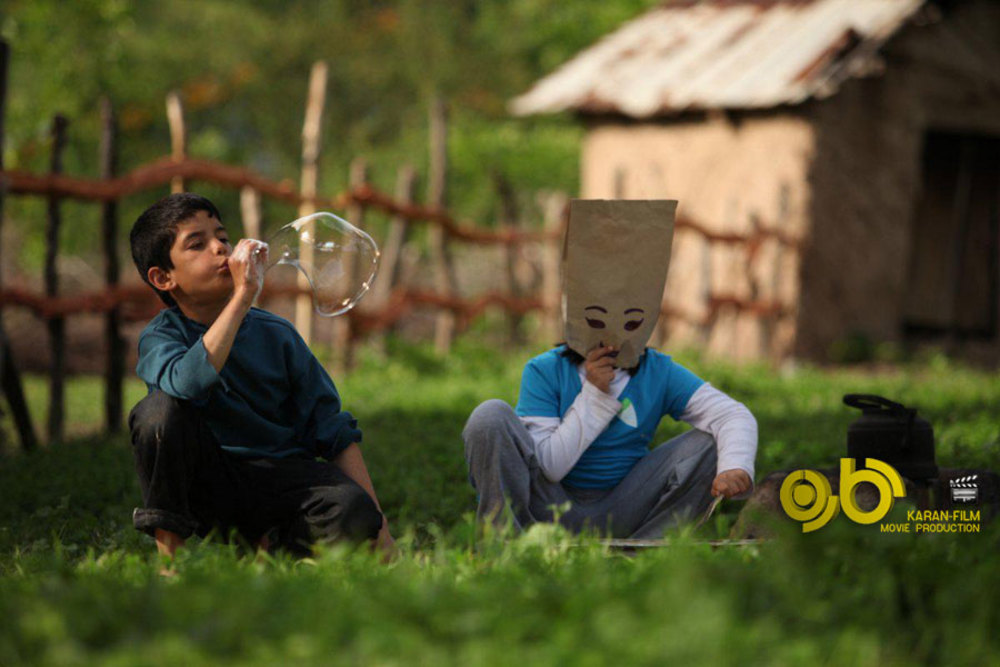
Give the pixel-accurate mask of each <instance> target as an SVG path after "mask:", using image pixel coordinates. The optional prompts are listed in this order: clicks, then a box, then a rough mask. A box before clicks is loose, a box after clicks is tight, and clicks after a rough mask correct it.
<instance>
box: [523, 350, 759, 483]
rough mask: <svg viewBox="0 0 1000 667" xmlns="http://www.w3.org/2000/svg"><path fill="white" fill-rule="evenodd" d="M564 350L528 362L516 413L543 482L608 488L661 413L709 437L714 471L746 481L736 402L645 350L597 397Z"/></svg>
mask: <svg viewBox="0 0 1000 667" xmlns="http://www.w3.org/2000/svg"><path fill="white" fill-rule="evenodd" d="M565 349H566V348H565V346H560V347H557V348H555V349H553V350H549V351H548V352H545V353H544V354H541V355H539V356H537V357H535V358H534V359H532V360H531V361H529V362H528V364H527V365H526V366H525V368H524V373H523V375H522V377H521V391H520V395H519V398H518V403H517V408H516V412H517V415H518V416H519V417H520V418H521V420H522V422H523V423H524V424H525V426H526V427H527V429H528V432H529V433H530V434H531V436H532V438H533V440H534V442H535V450H536V455H537V457H538V461H539V465H540V466H541V468H542V472H543V473H544V474H545V476H546V477H547V478H548V479H550V480H552V481H555V482H562V483H563V484H566V485H568V486H573V487H578V488H591V489H603V488H612V487H614V486H616V485H617V484H618V483H619V482H621V480H622V479H624V477H625V475H627V474H628V472H629V471H630V470H631V469H632V466H634V465H635V464H636V462H638V461H639V459H641V458H642V457H643V456H645V455H646V454H647V453H648V451H649V444H650V442H651V441H652V439H653V436H654V434H655V433H656V429H657V426H659V423H660V420H661V419H662V417H663V416H664V415H670V416H671V417H672V418H673V419H675V420H679V421H685V422H687V423H689V424H691V425H692V426H694V427H695V428H698V429H701V430H704V431H707V432H709V433H711V434H712V435H713V436H714V437H715V440H716V443H717V446H718V465H717V471H718V472H723V471H725V470H733V469H740V470H745V471H746V472H747V474H749V475H750V479H751V480H752V479H753V476H754V458H755V456H756V453H757V422H756V420H755V419H754V417H753V415H752V414H751V413H750V411H749V410H748V409H747V408H746V407H745V406H744V405H743V404H742V403H739V402H737V401H735V400H733V399H732V398H730V397H729V396H726V395H725V394H724V393H722V392H720V391H719V390H717V389H715V388H714V387H712V386H711V385H710V384H709V383H707V382H705V381H704V380H702V379H701V378H699V377H698V376H697V375H695V374H694V373H692V372H691V371H689V370H688V369H686V368H684V367H683V366H681V365H680V364H678V363H676V362H674V361H673V360H672V359H671V358H670V357H669V356H667V355H665V354H662V353H660V352H657V351H656V350H652V349H647V350H646V352H645V354H644V356H643V358H642V362H641V363H640V365H639V369H638V371H637V372H636V374H635V375H634V376H630V375H629V374H628V372H627V371H624V370H622V369H616V370H615V376H614V379H613V380H612V382H611V385H610V388H609V392H608V393H605V392H603V391H601V390H600V389H598V388H597V387H596V386H594V385H592V384H591V383H590V382H588V381H587V380H586V374H585V371H584V367H583V364H579V365H577V364H574V363H573V362H572V361H571V360H570V359H568V358H566V357H564V356H563V355H562V352H564V351H565ZM744 495H747V494H744Z"/></svg>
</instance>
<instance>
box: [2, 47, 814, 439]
mask: <svg viewBox="0 0 1000 667" xmlns="http://www.w3.org/2000/svg"><path fill="white" fill-rule="evenodd" d="M0 59H2V62H0V225H2V219H3V217H2V212H3V199H4V196H5V195H20V196H34V197H42V198H45V199H46V200H47V202H48V207H47V227H46V261H45V271H44V292H43V293H41V294H39V293H33V292H31V291H30V290H27V289H24V288H20V287H4V286H3V285H0V345H2V348H3V349H2V355H0V361H2V364H0V376H2V386H3V391H4V395H5V396H6V397H7V403H8V405H9V407H10V409H11V412H12V414H13V416H14V419H15V423H16V425H17V429H18V432H19V435H20V439H21V443H22V446H23V447H24V448H25V449H30V448H32V447H34V446H35V443H36V438H35V435H34V429H33V427H32V424H31V420H30V417H29V415H28V411H27V409H26V407H25V402H24V397H23V396H24V394H23V390H22V388H21V381H20V378H19V376H18V371H17V365H16V360H15V359H13V356H12V354H11V352H10V345H9V342H8V341H7V339H6V337H5V336H4V333H3V326H2V315H3V310H4V308H6V307H11V306H18V307H22V308H26V309H28V310H30V311H31V312H32V313H33V314H34V315H35V316H36V317H38V318H40V319H42V320H44V321H45V322H46V324H47V327H48V331H49V339H50V340H49V345H50V350H51V358H52V366H51V369H50V373H49V378H50V385H49V388H50V400H49V412H48V425H47V426H48V440H49V441H50V442H58V441H60V440H61V439H62V438H63V433H64V423H63V419H64V407H63V395H64V381H65V322H66V319H67V318H69V317H71V316H74V315H77V314H80V313H103V314H104V315H105V317H106V323H105V329H106V344H107V350H108V354H107V366H106V369H105V373H104V376H105V386H106V391H105V406H104V407H105V424H106V428H107V429H108V430H110V431H117V430H119V429H120V428H121V425H122V421H123V405H122V383H123V379H124V372H125V370H124V367H125V352H126V350H125V344H124V340H123V337H122V335H121V327H122V324H123V323H124V322H130V321H142V320H147V319H149V318H150V317H151V316H153V315H154V314H155V313H156V312H157V311H158V310H159V309H160V308H161V307H162V304H161V302H160V301H159V299H158V298H157V297H156V296H155V295H154V294H153V293H152V291H151V290H150V289H149V288H148V287H146V286H145V285H141V286H138V287H126V286H122V285H121V284H120V276H119V266H118V259H117V258H118V255H119V249H118V245H117V240H118V236H119V233H118V202H119V200H121V199H122V198H123V197H127V196H129V195H133V194H137V193H142V192H146V191H150V190H157V189H159V188H162V187H164V186H166V185H167V184H170V187H171V190H173V191H180V190H183V189H184V188H185V187H186V186H187V185H189V184H190V183H191V182H195V181H197V182H202V183H211V184H214V185H218V186H224V187H231V188H236V189H239V190H240V192H241V210H242V215H243V224H244V230H245V233H246V235H248V236H258V235H259V233H260V202H261V200H262V199H271V200H274V201H280V202H285V203H288V204H292V205H295V206H297V207H298V210H299V214H300V215H305V214H308V213H310V212H312V211H315V210H320V209H334V210H341V211H344V210H346V211H348V218H349V219H351V220H352V222H354V223H355V224H359V225H363V224H364V219H365V216H366V212H367V211H368V210H375V211H380V212H382V213H384V214H386V215H387V216H388V217H389V226H388V231H387V233H386V235H385V238H384V239H383V240H382V241H381V243H380V245H381V248H382V252H383V255H382V265H381V268H380V272H379V275H380V278H379V279H378V280H376V284H375V285H374V286H373V289H372V293H371V294H370V295H369V297H368V298H367V299H366V301H365V303H364V306H365V307H364V308H355V309H354V310H351V311H349V312H348V313H347V314H345V316H341V317H338V318H337V319H336V320H335V321H334V324H335V327H334V331H333V340H332V341H331V342H332V344H333V345H332V348H333V350H334V352H335V358H334V365H335V367H336V369H338V370H339V369H346V368H348V367H349V366H350V364H351V363H352V360H353V346H354V344H355V342H356V341H357V340H359V339H360V338H363V337H367V336H372V335H378V334H380V333H381V332H384V331H385V330H387V329H389V328H391V327H393V326H395V325H397V324H398V323H399V322H400V321H401V320H402V319H403V318H406V317H407V316H408V315H409V314H410V313H411V312H413V310H414V309H416V308H420V307H430V308H434V309H436V310H437V313H438V314H437V316H436V321H435V334H434V338H435V343H436V347H437V348H438V349H439V350H440V351H442V352H445V351H447V349H448V348H449V346H450V344H451V341H452V339H453V337H454V335H455V334H456V332H458V331H461V330H462V329H463V328H465V327H466V326H467V325H468V323H469V322H470V321H472V320H473V319H475V318H476V317H478V316H479V315H480V314H482V313H483V311H484V310H486V309H487V308H490V307H497V308H500V309H502V310H503V311H504V312H506V313H508V315H509V316H510V317H511V329H512V331H514V330H516V327H517V321H518V318H520V317H521V316H523V315H524V314H526V313H529V312H532V311H540V312H541V314H542V318H541V321H542V330H543V332H544V335H545V336H546V337H547V339H548V340H550V341H554V340H557V339H558V337H559V328H560V327H559V315H558V303H559V260H560V251H561V239H562V236H563V232H564V227H565V219H566V213H567V211H568V206H567V204H568V199H567V197H566V196H565V195H562V194H559V193H551V194H548V195H546V196H545V197H543V198H540V200H539V203H540V206H541V209H542V211H543V216H542V217H543V220H542V223H541V225H540V226H539V225H536V228H535V229H522V228H520V227H519V225H518V222H519V221H518V216H517V211H516V207H515V206H513V205H512V204H511V201H512V199H513V197H512V194H511V192H510V188H509V186H508V185H507V184H506V182H505V181H504V179H503V178H502V176H499V175H498V176H496V177H495V180H496V183H497V189H498V194H499V195H500V199H501V201H503V202H504V207H503V213H502V220H501V223H500V224H499V225H498V226H494V227H493V228H487V227H484V226H481V225H475V224H470V223H468V222H462V221H459V220H457V219H456V218H455V217H454V216H453V215H452V214H451V213H449V211H448V209H447V194H446V183H447V145H446V136H447V130H446V128H447V125H446V114H447V110H446V107H445V105H444V104H443V102H441V101H440V100H434V101H433V103H432V104H431V106H430V113H429V123H430V128H431V131H430V136H431V142H430V151H431V156H430V158H431V159H430V174H429V178H428V194H427V201H426V203H424V204H420V203H418V202H416V201H415V198H414V193H413V189H414V182H415V172H414V170H413V169H412V168H411V167H403V168H401V169H400V170H399V173H398V175H397V186H396V191H395V195H389V194H387V193H385V192H381V191H379V190H378V189H376V188H375V187H374V186H373V185H372V184H371V183H370V180H369V174H368V170H367V168H366V166H365V165H364V163H363V162H362V161H355V162H354V163H353V164H352V169H351V183H350V185H349V186H348V188H346V189H345V190H344V191H343V192H341V193H339V194H337V195H334V196H328V195H323V194H321V193H319V192H318V190H317V182H318V181H317V164H318V159H319V152H320V132H319V128H320V125H321V123H320V121H321V116H322V108H323V100H324V99H325V87H326V67H325V65H324V64H323V63H318V64H317V65H316V66H314V68H313V71H312V75H311V77H310V84H309V93H308V100H307V103H306V118H305V123H304V128H303V168H302V178H301V183H300V188H298V189H296V188H295V187H294V186H292V185H291V184H290V183H288V182H287V181H283V182H274V181H271V180H269V179H267V178H265V177H263V176H261V175H259V174H256V173H254V172H253V171H251V170H249V169H246V168H243V167H238V166H233V165H227V164H221V163H218V162H213V161H208V160H199V159H195V158H191V157H189V156H187V154H186V146H185V141H184V135H185V133H184V126H183V125H184V124H183V108H182V104H181V101H180V99H179V98H178V97H177V96H176V95H171V96H169V97H168V101H167V114H168V119H169V125H170V128H171V137H172V141H171V148H172V150H171V154H170V155H169V156H167V157H164V158H162V159H160V160H157V161H154V162H152V163H149V164H146V165H142V166H140V167H137V168H136V169H133V170H132V171H130V172H128V173H126V174H118V173H117V154H118V148H117V129H116V121H115V114H114V110H113V108H112V105H111V103H110V102H108V101H107V100H105V101H103V102H102V107H101V116H102V127H103V130H102V140H101V143H100V155H99V161H100V167H101V168H100V173H101V177H100V178H99V179H86V178H78V177H73V176H69V175H66V174H63V173H62V151H63V148H64V145H65V132H66V128H67V124H68V121H67V120H66V119H65V118H63V117H56V118H55V119H54V121H53V124H52V144H51V145H52V148H51V151H52V152H51V161H50V169H49V171H48V173H43V174H38V173H29V172H26V171H20V170H5V169H4V168H3V164H2V155H3V118H4V107H5V98H6V72H7V63H8V50H7V46H6V45H5V44H3V43H2V42H0ZM67 199H71V200H79V201H88V202H94V203H96V204H99V205H100V207H101V217H100V220H101V236H102V239H103V246H102V251H103V255H104V264H105V287H104V289H102V290H99V291H96V292H89V293H79V294H73V295H60V292H59V276H58V273H57V271H56V258H57V256H58V252H59V246H58V238H59V227H60V224H61V219H60V203H61V202H62V201H64V200H67ZM413 225H428V226H429V238H428V241H429V250H430V261H431V262H432V267H433V275H434V289H433V290H428V289H422V288H417V287H414V286H412V285H408V284H406V281H405V280H403V279H402V278H401V275H400V271H399V262H400V256H401V254H402V252H401V251H402V248H403V245H404V243H405V242H406V238H407V234H408V230H409V228H410V227H412V226H413ZM676 227H677V229H678V230H682V229H686V230H688V231H690V232H693V233H697V234H699V235H701V236H703V237H704V238H705V239H706V241H708V242H709V243H710V244H712V245H714V244H735V245H737V246H741V247H743V248H744V249H745V251H746V252H745V256H746V270H747V275H748V276H749V275H750V272H751V269H752V265H753V262H754V260H755V257H756V254H757V249H758V248H759V247H760V245H761V244H762V243H763V242H764V241H766V240H768V239H773V240H776V241H777V242H778V243H779V244H781V245H782V246H787V247H791V248H795V247H797V242H796V241H795V240H794V239H791V238H788V237H786V236H784V235H783V234H781V233H779V232H776V231H773V230H770V229H765V228H763V227H762V226H761V225H759V224H755V227H754V229H753V230H752V232H751V233H750V234H743V235H741V234H719V233H715V232H712V231H710V230H709V229H708V228H707V227H706V226H705V225H703V224H700V223H698V222H695V221H692V220H687V219H683V218H681V219H679V220H678V221H677V225H676ZM456 242H457V243H470V244H480V245H496V246H500V247H501V248H503V249H504V252H505V254H506V260H505V262H504V266H505V271H504V275H503V277H502V279H501V280H498V283H499V284H501V286H502V288H500V289H496V290H491V291H488V292H486V293H484V294H480V295H478V296H475V297H462V296H460V295H459V293H458V289H457V285H456V283H455V272H454V267H453V266H452V262H451V257H450V244H453V243H456ZM526 244H536V245H540V253H539V256H540V258H541V259H540V262H539V263H540V274H541V280H540V287H539V288H538V289H537V290H535V291H534V293H525V291H524V289H522V286H520V285H519V284H518V281H517V279H516V275H515V266H516V261H515V260H516V254H517V252H518V250H519V249H520V248H521V247H522V246H524V245H526ZM0 257H2V255H0ZM306 287H307V286H306V285H303V284H302V283H301V281H300V283H299V285H297V286H295V287H290V288H283V289H276V288H273V287H270V286H268V287H265V291H264V293H263V294H262V297H261V298H262V300H267V299H271V298H275V297H278V296H292V297H295V298H296V299H298V303H299V306H298V307H297V309H296V326H297V327H298V328H299V330H300V332H301V333H302V334H303V336H304V337H305V338H306V339H307V340H309V337H310V334H311V332H312V307H311V304H310V301H309V296H308V293H307V289H306ZM303 304H304V305H303ZM725 309H735V310H737V311H748V312H752V313H754V314H755V315H757V316H758V317H760V318H762V320H768V321H772V320H774V319H776V318H780V317H784V316H786V315H787V314H788V309H787V308H785V307H784V306H782V305H781V304H779V303H777V302H766V301H760V300H757V299H753V298H751V299H743V298H737V297H735V296H732V295H727V294H719V293H715V292H713V291H711V290H709V291H707V292H706V301H705V309H704V311H703V312H702V313H700V314H693V313H688V312H683V311H680V310H678V309H676V308H673V307H671V306H670V305H669V304H664V305H663V314H664V315H665V316H666V318H674V319H681V320H685V321H688V322H691V323H693V324H696V325H698V326H701V327H703V328H706V330H707V328H710V327H711V325H712V323H713V322H714V321H715V318H716V317H717V315H718V313H719V312H720V311H722V310H725ZM661 331H662V329H661Z"/></svg>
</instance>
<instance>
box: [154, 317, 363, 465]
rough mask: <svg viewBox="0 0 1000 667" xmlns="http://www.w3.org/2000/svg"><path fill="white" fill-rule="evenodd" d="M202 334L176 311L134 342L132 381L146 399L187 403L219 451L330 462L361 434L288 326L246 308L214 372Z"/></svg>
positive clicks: (324, 374) (323, 372) (202, 328)
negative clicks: (157, 396) (154, 396)
mask: <svg viewBox="0 0 1000 667" xmlns="http://www.w3.org/2000/svg"><path fill="white" fill-rule="evenodd" d="M207 330H208V327H206V326H205V325H203V324H200V323H198V322H195V321H193V320H190V319H188V318H187V317H185V316H184V314H183V313H181V311H180V309H179V308H177V307H176V306H175V307H173V308H168V309H166V310H163V311H161V312H160V313H159V314H158V315H157V316H156V317H154V318H153V319H152V321H150V323H149V324H148V325H147V326H146V328H145V329H144V330H143V331H142V333H141V334H140V335H139V363H138V365H137V366H136V373H138V375H139V377H140V378H142V379H143V380H144V381H145V382H146V385H147V387H148V388H149V391H150V392H153V391H154V390H156V389H159V390H161V391H163V392H165V393H167V394H169V395H171V396H174V397H176V398H180V399H183V400H187V401H190V403H191V404H193V405H195V406H196V407H197V408H198V409H199V411H200V412H201V415H202V416H203V418H204V420H205V422H206V424H207V426H208V428H209V429H210V430H211V432H212V434H213V435H214V436H215V438H216V440H218V442H219V444H220V446H221V447H222V448H223V449H225V450H227V451H229V452H232V453H233V454H236V455H238V456H244V457H268V458H283V457H286V456H291V455H299V456H301V455H306V456H321V457H323V458H326V459H332V458H334V457H335V456H336V455H337V454H339V453H340V452H341V451H342V450H343V449H344V448H346V447H347V446H348V445H350V444H351V443H352V442H360V441H361V431H360V430H359V429H358V427H357V420H355V419H354V418H353V417H352V416H351V414H350V413H349V412H344V411H342V410H341V409H340V408H341V406H340V395H339V394H338V393H337V389H336V387H334V385H333V381H332V380H331V379H330V376H329V375H328V374H327V372H326V370H325V369H324V368H323V366H322V365H320V363H319V361H317V359H316V357H315V356H313V354H312V352H311V351H310V350H309V347H308V346H307V345H306V344H305V341H303V340H302V337H301V336H299V334H298V332H297V331H296V330H295V327H293V326H292V324H291V323H290V322H288V321H287V320H285V319H283V318H280V317H278V316H277V315H273V314H271V313H268V312H267V311H264V310H260V309H257V308H251V309H250V312H249V313H247V315H246V317H245V318H243V322H242V323H241V324H240V328H239V331H238V332H237V334H236V340H235V341H234V342H233V347H232V351H231V352H230V353H229V357H228V358H227V359H226V363H225V364H224V365H223V367H222V371H221V372H218V373H217V372H216V371H215V369H214V368H213V367H212V364H211V363H209V361H208V353H207V351H206V350H205V345H204V342H203V341H202V336H203V335H204V334H205V332H206V331H207Z"/></svg>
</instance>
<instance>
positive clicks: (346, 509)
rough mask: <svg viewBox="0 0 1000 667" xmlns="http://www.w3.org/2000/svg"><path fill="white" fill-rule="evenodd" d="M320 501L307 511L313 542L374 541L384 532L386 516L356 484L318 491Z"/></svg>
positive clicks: (310, 536)
mask: <svg viewBox="0 0 1000 667" xmlns="http://www.w3.org/2000/svg"><path fill="white" fill-rule="evenodd" d="M317 493H318V497H317V502H315V503H313V504H311V505H310V506H309V507H308V508H307V509H306V516H305V517H304V518H305V521H306V523H307V524H308V527H309V540H310V541H311V542H328V541H334V540H338V539H347V540H351V541H353V542H362V541H364V540H373V539H375V538H376V537H378V533H379V530H381V529H382V521H383V519H382V513H381V512H379V510H378V507H376V506H375V501H373V500H372V498H371V496H369V495H368V494H367V493H366V492H365V490H364V489H362V488H361V487H360V486H357V485H354V484H343V485H340V486H337V487H325V488H323V489H322V490H317Z"/></svg>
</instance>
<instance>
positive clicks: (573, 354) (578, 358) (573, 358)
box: [556, 341, 649, 376]
mask: <svg viewBox="0 0 1000 667" xmlns="http://www.w3.org/2000/svg"><path fill="white" fill-rule="evenodd" d="M561 345H566V341H562V342H561V343H556V347H559V346H561ZM648 349H649V348H648V347H647V348H646V350H648ZM646 350H643V352H642V356H640V357H639V361H637V362H635V366H632V368H626V369H625V370H626V371H628V374H629V375H633V376H634V375H635V374H636V373H638V372H639V365H640V364H641V363H642V360H643V358H645V356H646ZM559 356H560V357H565V358H566V359H569V360H570V363H572V364H573V365H574V366H579V365H580V364H582V363H583V362H584V361H585V358H584V356H583V355H582V354H580V353H579V352H577V351H576V350H573V349H571V348H570V346H569V345H566V349H565V350H563V351H562V352H560V353H559Z"/></svg>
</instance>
